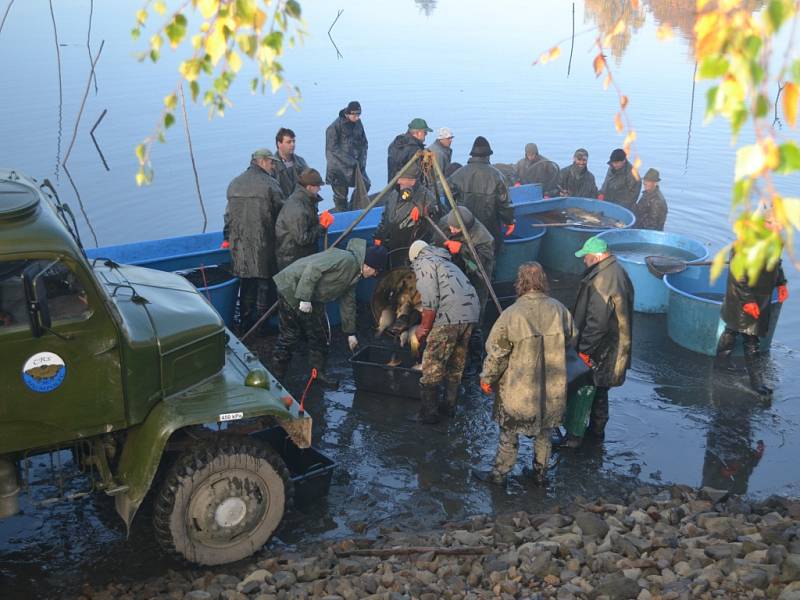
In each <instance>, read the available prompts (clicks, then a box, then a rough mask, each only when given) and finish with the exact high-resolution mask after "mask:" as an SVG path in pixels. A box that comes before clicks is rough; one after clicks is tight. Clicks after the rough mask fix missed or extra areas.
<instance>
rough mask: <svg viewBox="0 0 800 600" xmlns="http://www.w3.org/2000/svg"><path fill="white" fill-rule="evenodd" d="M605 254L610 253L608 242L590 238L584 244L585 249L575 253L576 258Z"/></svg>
mask: <svg viewBox="0 0 800 600" xmlns="http://www.w3.org/2000/svg"><path fill="white" fill-rule="evenodd" d="M605 252H608V244H606V241H605V240H603V239H600V238H599V237H590V238H589V239H588V240H586V242H584V244H583V248H581V249H580V250H578V251H577V252H576V253H575V256H577V257H578V258H580V257H581V256H586V255H587V254H603V253H605Z"/></svg>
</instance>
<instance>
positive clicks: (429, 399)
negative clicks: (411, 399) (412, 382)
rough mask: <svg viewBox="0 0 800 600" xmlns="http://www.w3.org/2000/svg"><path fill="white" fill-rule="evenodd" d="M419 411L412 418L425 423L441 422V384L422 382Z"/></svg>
mask: <svg viewBox="0 0 800 600" xmlns="http://www.w3.org/2000/svg"><path fill="white" fill-rule="evenodd" d="M419 387H420V394H419V399H420V405H419V412H418V413H417V414H416V416H414V417H412V418H411V420H412V421H414V422H416V423H424V424H425V425H435V424H436V423H438V422H439V420H440V419H439V414H438V410H437V409H438V406H439V386H438V385H422V384H420V386H419Z"/></svg>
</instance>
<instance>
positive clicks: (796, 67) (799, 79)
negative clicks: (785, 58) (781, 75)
mask: <svg viewBox="0 0 800 600" xmlns="http://www.w3.org/2000/svg"><path fill="white" fill-rule="evenodd" d="M792 79H794V80H795V83H800V58H798V59H797V60H795V61H794V62H793V63H792Z"/></svg>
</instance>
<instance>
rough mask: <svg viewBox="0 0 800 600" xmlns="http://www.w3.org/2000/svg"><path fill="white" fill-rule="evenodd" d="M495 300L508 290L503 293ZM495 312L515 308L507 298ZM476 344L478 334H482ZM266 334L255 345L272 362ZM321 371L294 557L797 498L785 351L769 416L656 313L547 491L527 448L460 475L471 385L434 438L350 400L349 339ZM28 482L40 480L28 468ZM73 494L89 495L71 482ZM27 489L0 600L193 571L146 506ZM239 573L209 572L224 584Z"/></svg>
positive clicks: (370, 401) (340, 341) (568, 285)
mask: <svg viewBox="0 0 800 600" xmlns="http://www.w3.org/2000/svg"><path fill="white" fill-rule="evenodd" d="M577 281H578V278H577V277H575V276H571V275H561V274H557V273H552V274H551V284H552V287H553V289H552V293H553V295H554V296H555V297H557V298H559V299H560V300H561V301H562V302H564V303H565V304H567V306H571V304H572V302H573V300H574V294H575V290H576V285H577ZM500 288H501V291H502V292H503V293H501V294H500V295H508V294H505V292H509V293H510V288H509V287H508V286H500ZM505 300H506V301H504V304H507V303H508V302H510V301H512V300H513V299H512V298H511V297H508V298H506V299H505ZM359 310H360V318H359V323H360V330H359V333H358V335H359V340H360V341H361V343H362V345H368V344H370V345H371V344H376V343H377V344H379V345H387V346H391V345H392V344H394V343H396V342H393V341H392V340H390V339H388V338H381V339H378V340H376V339H375V322H374V319H373V317H372V315H371V312H370V310H369V307H367V306H361V307H359ZM486 331H487V332H488V328H486ZM273 341H274V337H271V336H267V337H263V338H259V339H257V340H256V341H255V342H254V343H253V344H252V345H251V346H252V347H253V348H254V349H256V350H257V351H258V353H259V355H260V356H261V358H262V360H263V361H264V362H265V363H266V364H268V359H269V354H270V348H271V344H272V343H273ZM332 344H333V347H332V348H333V350H332V352H331V360H330V365H329V368H330V370H331V372H332V374H333V375H335V376H337V377H339V378H340V380H341V385H340V387H339V389H338V390H336V391H323V390H321V389H318V388H316V387H313V386H312V388H311V391H310V393H309V395H308V397H307V398H306V407H307V409H308V410H309V411H310V413H311V414H312V416H313V417H314V432H313V435H314V444H315V446H317V447H318V448H319V449H320V450H321V451H322V452H324V453H325V454H326V455H328V456H330V457H331V458H332V459H333V460H335V461H336V463H337V468H336V470H335V472H334V475H333V480H332V485H331V489H330V493H329V495H328V496H327V498H320V499H319V500H318V501H316V502H311V503H310V504H307V505H305V506H303V507H302V508H300V509H295V510H293V511H292V512H290V513H288V514H287V515H286V517H285V520H284V522H283V524H282V525H281V527H280V529H279V531H278V533H277V534H276V536H275V537H274V538H273V540H272V541H271V542H270V543H269V544H268V547H269V548H271V549H272V550H273V551H274V550H275V549H276V548H283V547H285V548H291V547H293V546H294V545H296V544H301V543H302V544H305V543H313V542H314V541H315V540H316V541H321V540H330V539H334V538H337V537H342V536H352V535H366V536H369V535H375V534H376V533H377V532H378V531H379V530H380V528H382V527H384V528H385V527H395V528H399V529H400V530H407V531H414V530H428V529H430V528H432V527H436V526H437V525H438V524H440V523H441V522H444V521H453V520H458V519H462V518H465V517H468V516H470V515H475V514H479V513H490V514H498V513H507V512H509V511H514V510H527V511H539V510H544V509H546V508H548V507H550V506H552V505H553V504H556V503H564V502H567V501H569V500H570V499H572V498H574V497H575V496H584V497H587V498H595V497H599V496H602V497H606V498H619V497H624V496H625V495H626V494H627V493H628V492H629V491H631V490H633V489H635V487H636V486H638V485H640V484H641V483H643V482H644V483H648V482H649V483H668V482H673V483H684V484H689V485H692V486H700V485H706V486H712V487H716V488H721V489H728V490H731V491H733V492H736V493H740V494H745V493H747V494H750V495H753V496H756V497H759V496H760V497H765V496H768V495H770V494H773V493H778V494H785V495H790V496H791V495H793V496H797V495H800V475H798V468H797V466H796V457H797V456H798V455H800V440H798V438H799V437H800V436H798V435H797V432H798V424H800V409H799V408H798V405H799V404H800V403H798V400H799V399H800V392H798V391H797V390H798V389H800V386H799V385H798V384H800V377H799V376H798V375H797V374H796V373H794V372H793V371H792V365H793V364H797V363H796V355H797V351H796V350H795V349H793V348H789V347H787V346H784V345H781V344H780V343H776V344H775V345H773V349H772V351H771V354H770V356H769V359H768V364H769V373H768V379H769V381H770V382H771V383H772V384H773V385H775V388H776V392H775V397H774V399H773V401H772V403H771V404H767V405H765V404H763V403H759V402H758V401H757V400H756V398H755V396H753V395H752V394H751V393H750V392H749V390H748V389H747V381H746V377H745V375H744V373H742V374H741V375H740V376H739V375H733V376H731V375H725V376H720V375H717V374H715V373H714V372H713V370H712V368H711V359H710V358H708V357H705V356H700V355H697V354H694V353H691V352H689V351H686V350H683V349H681V348H680V347H678V346H677V345H676V344H674V343H673V342H671V341H670V340H669V339H668V338H667V334H666V319H665V317H664V316H663V315H643V314H638V313H637V314H636V315H635V319H634V352H633V364H632V368H631V370H630V371H629V373H628V378H627V381H626V383H625V385H624V386H622V387H621V388H615V389H613V390H612V391H611V396H610V402H611V408H610V410H611V420H610V423H609V426H608V429H607V436H606V440H605V442H604V443H602V444H599V443H586V444H584V447H582V448H580V449H578V450H570V451H561V452H555V453H554V458H553V467H552V469H551V478H550V483H549V485H548V487H547V488H545V489H542V488H538V487H535V486H534V485H533V484H532V482H530V481H529V480H527V479H526V478H525V477H524V476H523V475H522V468H523V467H524V466H528V465H529V464H530V462H531V460H532V447H531V442H530V440H523V441H522V443H521V448H520V457H519V459H518V462H517V465H516V467H515V469H514V471H513V472H512V476H511V478H510V483H509V485H508V487H507V488H506V489H498V488H495V487H494V486H489V485H487V484H484V483H481V482H479V481H476V480H475V479H473V478H472V477H471V475H470V469H471V468H482V469H486V468H489V467H490V466H491V463H492V460H493V457H494V451H495V448H496V443H497V428H496V425H495V424H494V423H493V421H492V420H491V400H490V399H489V398H488V397H486V396H484V395H483V394H482V393H481V391H480V389H479V385H478V379H477V377H472V378H465V380H464V394H463V396H462V400H461V403H460V405H459V407H458V410H457V414H456V416H455V417H454V418H453V419H451V420H449V421H448V422H446V423H444V424H441V425H437V426H433V427H431V426H420V425H417V424H415V423H412V422H410V421H408V420H407V418H408V417H410V416H412V415H413V414H414V413H415V412H416V410H417V406H418V401H417V400H415V399H412V398H407V397H398V396H393V395H389V394H385V393H384V394H377V393H372V392H363V391H359V390H358V389H356V385H355V383H354V379H353V369H352V365H351V364H350V362H349V359H350V356H351V355H350V352H349V351H348V350H347V344H346V340H345V339H344V337H343V336H342V335H341V334H340V333H335V334H334V338H333V341H332ZM306 370H307V366H306V361H305V350H304V349H298V353H297V355H296V356H295V357H294V358H293V363H292V367H291V368H290V369H289V373H291V374H292V375H291V378H290V380H289V382H288V385H289V388H290V390H291V391H292V392H293V393H294V394H295V395H297V396H298V397H299V395H300V394H301V393H302V390H303V389H304V387H305V384H306V377H305V372H306ZM33 466H34V473H35V472H37V471H38V472H40V474H41V473H43V472H45V471H46V467H47V464H46V463H45V459H38V458H37V459H35V460H34V464H33ZM68 487H69V488H70V489H71V490H72V491H76V492H77V491H80V490H81V489H83V488H85V487H86V482H85V481H83V480H81V479H80V478H78V479H77V480H75V481H73V482H71V483H69V485H68ZM53 493H54V489H52V488H50V489H47V488H45V489H38V490H37V491H36V494H35V495H34V497H33V498H30V497H23V499H22V504H23V514H20V515H18V516H15V517H12V518H10V519H6V520H3V521H0V589H3V595H4V596H5V597H9V598H34V597H35V598H48V597H63V596H68V597H69V596H72V595H76V594H79V593H80V590H81V586H82V585H84V584H86V583H89V584H91V585H92V586H93V587H95V589H97V588H99V587H102V586H104V585H105V584H106V583H108V582H111V581H116V582H125V581H138V580H141V579H144V578H147V577H151V576H157V575H161V574H164V573H165V572H166V571H167V570H168V569H175V570H179V571H187V570H188V571H191V567H187V566H186V565H181V564H179V563H176V562H173V561H171V560H169V559H166V558H165V557H164V556H163V555H162V554H161V553H160V551H159V549H158V547H157V544H156V543H155V540H154V538H153V536H152V533H151V531H150V518H151V513H150V509H149V507H148V506H147V505H145V506H144V507H143V509H142V511H141V512H140V513H139V514H138V515H137V517H136V520H135V521H134V525H133V528H132V531H131V535H130V538H127V539H126V532H125V531H124V528H123V526H122V525H121V523H120V522H119V519H118V518H117V516H116V514H115V513H114V511H113V507H112V504H111V502H109V501H108V499H107V498H104V497H102V496H97V497H87V498H83V499H79V500H75V501H72V502H62V503H58V504H53V505H50V506H46V507H42V508H38V509H36V508H34V507H33V506H32V501H41V500H43V499H45V498H47V497H48V495H52V494H53ZM235 568H236V567H235V566H226V567H221V568H220V569H219V572H234V570H235Z"/></svg>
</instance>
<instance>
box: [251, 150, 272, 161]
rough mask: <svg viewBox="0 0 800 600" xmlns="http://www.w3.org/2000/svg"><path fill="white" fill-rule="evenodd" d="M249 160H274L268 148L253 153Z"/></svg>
mask: <svg viewBox="0 0 800 600" xmlns="http://www.w3.org/2000/svg"><path fill="white" fill-rule="evenodd" d="M250 158H251V159H252V160H255V159H257V158H269V159H272V160H275V154H274V153H273V152H272V150H270V149H269V148H259V149H258V150H256V151H255V152H253V154H251V155H250Z"/></svg>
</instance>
